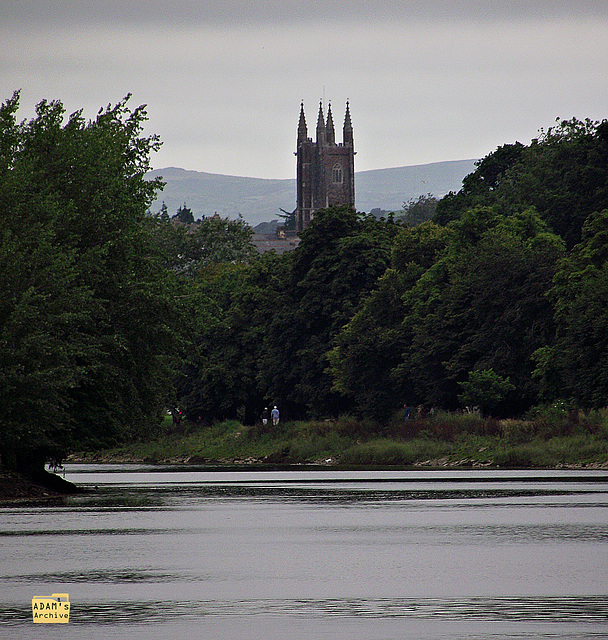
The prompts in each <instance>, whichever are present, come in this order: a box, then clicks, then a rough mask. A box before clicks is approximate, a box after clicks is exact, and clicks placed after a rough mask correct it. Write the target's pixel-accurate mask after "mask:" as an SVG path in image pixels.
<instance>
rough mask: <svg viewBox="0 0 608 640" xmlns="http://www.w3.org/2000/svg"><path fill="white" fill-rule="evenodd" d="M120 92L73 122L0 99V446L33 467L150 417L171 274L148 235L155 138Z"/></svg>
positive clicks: (169, 360)
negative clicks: (29, 115) (31, 114)
mask: <svg viewBox="0 0 608 640" xmlns="http://www.w3.org/2000/svg"><path fill="white" fill-rule="evenodd" d="M127 100H128V97H127V98H125V100H123V101H121V102H120V103H118V104H117V105H116V106H113V107H112V106H108V107H107V108H106V109H102V110H100V112H99V114H98V115H97V117H96V119H95V120H93V121H89V122H87V121H85V119H84V118H83V116H82V113H81V112H76V113H74V114H72V115H71V116H69V117H68V118H67V121H66V117H65V110H64V107H63V105H62V104H61V102H58V101H53V102H46V101H43V102H41V103H40V104H39V105H38V106H37V108H36V116H35V118H33V119H32V120H31V121H28V122H19V121H18V120H17V112H18V107H19V95H18V94H17V93H16V94H14V95H13V97H12V98H11V99H10V100H7V101H6V102H5V103H4V104H3V105H2V107H1V108H0V280H1V282H0V286H1V289H2V292H3V295H2V299H1V300H0V344H1V345H2V348H1V350H0V353H1V355H0V406H2V416H1V425H2V427H1V432H0V454H1V455H2V464H3V465H4V466H10V467H18V468H20V469H24V468H29V467H33V466H35V467H40V466H41V463H43V462H44V461H45V460H48V459H50V458H57V459H60V458H61V456H62V455H63V454H65V452H66V451H67V450H68V448H69V447H70V446H72V445H76V444H78V445H85V444H91V443H95V444H107V443H111V442H114V441H118V440H121V439H123V438H125V437H129V436H132V435H133V434H136V433H141V432H142V431H146V430H147V429H150V428H151V427H152V426H153V425H154V424H155V419H156V418H157V417H158V415H159V411H160V408H161V407H162V405H163V402H164V400H165V396H166V394H167V393H168V389H169V384H170V381H171V379H172V372H173V364H174V363H173V355H174V354H175V352H176V346H177V344H178V342H179V341H178V338H179V332H178V331H177V328H178V327H179V321H178V315H179V314H178V313H177V312H178V308H179V305H178V304H177V303H176V300H178V299H179V298H177V297H176V295H175V294H176V286H177V284H176V281H175V280H173V276H172V275H170V274H169V272H167V271H166V270H164V269H163V268H162V266H161V263H160V260H159V258H158V256H157V255H156V253H155V252H154V251H153V248H152V244H151V242H150V234H149V225H148V223H147V221H146V212H147V209H148V207H149V205H150V203H151V202H152V200H153V199H154V196H155V192H156V190H157V189H158V188H159V187H160V186H161V184H160V183H159V182H158V181H152V182H149V181H146V180H145V178H144V175H145V173H146V171H148V169H149V156H150V153H151V152H152V151H154V150H155V149H156V148H157V147H158V145H159V142H158V140H157V138H156V137H155V136H152V137H147V138H146V137H142V136H141V132H142V126H143V122H144V121H145V119H146V113H145V110H144V108H143V107H139V108H137V109H135V110H134V111H131V110H130V109H128V107H127Z"/></svg>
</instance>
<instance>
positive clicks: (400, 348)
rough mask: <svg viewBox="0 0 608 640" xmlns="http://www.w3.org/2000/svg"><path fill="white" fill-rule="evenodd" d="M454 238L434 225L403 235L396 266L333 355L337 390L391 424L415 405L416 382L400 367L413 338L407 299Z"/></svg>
mask: <svg viewBox="0 0 608 640" xmlns="http://www.w3.org/2000/svg"><path fill="white" fill-rule="evenodd" d="M451 236H452V232H451V231H450V230H449V229H446V228H445V227H440V226H438V225H435V224H433V223H431V222H425V223H422V224H420V225H418V226H416V227H406V228H403V229H402V230H401V231H399V233H398V235H397V236H396V237H395V240H394V242H393V246H392V252H391V268H389V269H387V270H386V271H385V273H384V274H383V275H382V277H381V278H380V280H379V281H378V286H377V288H376V289H375V290H373V291H372V292H371V293H370V295H369V297H367V299H366V300H365V302H364V304H363V305H362V306H361V308H360V309H359V311H358V312H357V313H356V314H355V315H354V317H353V318H352V319H351V320H350V321H349V322H348V324H346V325H345V326H344V327H343V328H342V329H341V330H340V332H339V333H338V335H337V336H336V338H335V347H334V348H333V349H332V351H331V352H330V354H329V361H330V363H331V368H330V372H331V375H332V377H333V381H334V389H335V390H337V391H339V392H341V393H343V394H345V395H346V396H348V397H349V398H351V399H352V401H353V402H354V405H355V409H356V410H357V411H358V412H359V413H361V414H363V415H366V416H372V417H375V418H378V419H381V420H386V419H387V418H388V417H390V415H391V414H392V413H393V412H394V411H396V410H397V409H398V408H400V407H401V406H402V405H403V403H404V401H408V402H409V401H411V399H412V379H411V378H410V377H409V376H408V372H407V371H406V370H405V369H403V368H400V365H401V364H402V363H403V352H404V351H405V350H406V349H407V346H408V345H409V344H410V343H411V340H412V332H411V330H410V329H409V328H408V327H407V326H406V324H405V322H404V320H405V318H406V317H407V316H408V314H409V313H411V308H410V306H409V305H408V304H406V303H405V302H404V299H405V296H406V293H407V292H408V291H409V290H410V289H411V288H412V287H414V286H415V285H416V283H417V281H418V279H419V278H420V277H421V276H422V274H423V273H425V271H426V270H428V269H429V268H430V267H431V266H432V265H434V264H435V262H436V261H437V260H438V259H439V257H440V256H441V254H442V253H443V251H444V250H445V249H446V247H447V246H448V244H449V242H450V238H451ZM397 371H400V375H395V374H396V372H397Z"/></svg>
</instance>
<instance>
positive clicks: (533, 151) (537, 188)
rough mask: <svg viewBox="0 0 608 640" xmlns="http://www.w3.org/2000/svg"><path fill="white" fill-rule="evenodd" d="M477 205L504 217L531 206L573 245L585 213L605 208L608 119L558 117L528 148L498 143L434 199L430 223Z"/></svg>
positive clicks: (453, 217)
mask: <svg viewBox="0 0 608 640" xmlns="http://www.w3.org/2000/svg"><path fill="white" fill-rule="evenodd" d="M478 205H483V206H489V205H491V206H496V207H498V210H499V211H500V212H501V213H502V214H503V215H512V214H514V213H517V212H520V211H523V210H525V209H527V208H530V207H534V208H535V209H536V210H537V211H538V213H539V215H540V217H541V219H543V220H544V221H545V222H546V223H547V224H548V225H549V228H550V229H551V231H553V232H554V233H556V234H557V235H559V236H561V237H562V238H563V239H564V240H565V241H566V245H567V246H568V247H569V248H571V247H573V246H574V245H575V244H576V243H577V242H579V240H580V238H581V231H582V228H583V224H584V222H585V219H586V218H587V216H589V215H590V214H591V213H593V212H594V211H601V210H603V209H605V208H607V207H608V121H606V120H604V121H602V122H593V121H591V120H585V121H580V120H577V119H576V118H573V119H572V120H558V121H557V124H556V125H555V126H554V127H550V128H549V129H548V130H547V131H542V130H541V132H540V135H539V137H538V138H537V139H535V140H532V142H531V143H530V144H529V145H528V146H524V145H522V144H521V143H519V142H517V143H515V144H513V145H505V146H503V147H499V148H498V149H497V150H496V151H495V152H493V153H491V154H490V155H488V156H487V157H486V158H484V159H483V160H482V161H480V162H479V163H478V167H477V169H476V171H474V172H473V173H472V174H470V175H469V176H467V177H466V178H465V179H464V181H463V186H462V189H461V190H460V191H459V192H458V193H456V194H454V193H452V194H449V195H448V196H446V197H445V198H443V199H442V200H441V201H440V202H439V203H438V205H437V215H436V217H435V221H436V222H438V223H440V224H447V223H448V222H450V221H451V220H456V219H459V218H460V217H461V216H462V215H463V214H464V213H465V212H466V211H467V210H468V209H470V208H472V207H475V206H478Z"/></svg>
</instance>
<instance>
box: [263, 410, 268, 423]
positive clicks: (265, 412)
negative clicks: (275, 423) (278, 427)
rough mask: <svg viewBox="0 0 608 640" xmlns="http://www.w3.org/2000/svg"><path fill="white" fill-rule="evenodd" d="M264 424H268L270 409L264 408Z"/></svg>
mask: <svg viewBox="0 0 608 640" xmlns="http://www.w3.org/2000/svg"><path fill="white" fill-rule="evenodd" d="M262 424H263V425H264V426H265V425H267V424H268V407H264V411H262Z"/></svg>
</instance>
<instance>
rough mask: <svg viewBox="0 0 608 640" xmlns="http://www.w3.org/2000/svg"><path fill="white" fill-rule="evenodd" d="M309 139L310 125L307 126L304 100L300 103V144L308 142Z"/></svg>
mask: <svg viewBox="0 0 608 640" xmlns="http://www.w3.org/2000/svg"><path fill="white" fill-rule="evenodd" d="M307 139H308V127H307V126H306V117H305V116H304V100H302V103H301V104H300V121H299V122H298V144H300V142H306V140H307Z"/></svg>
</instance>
